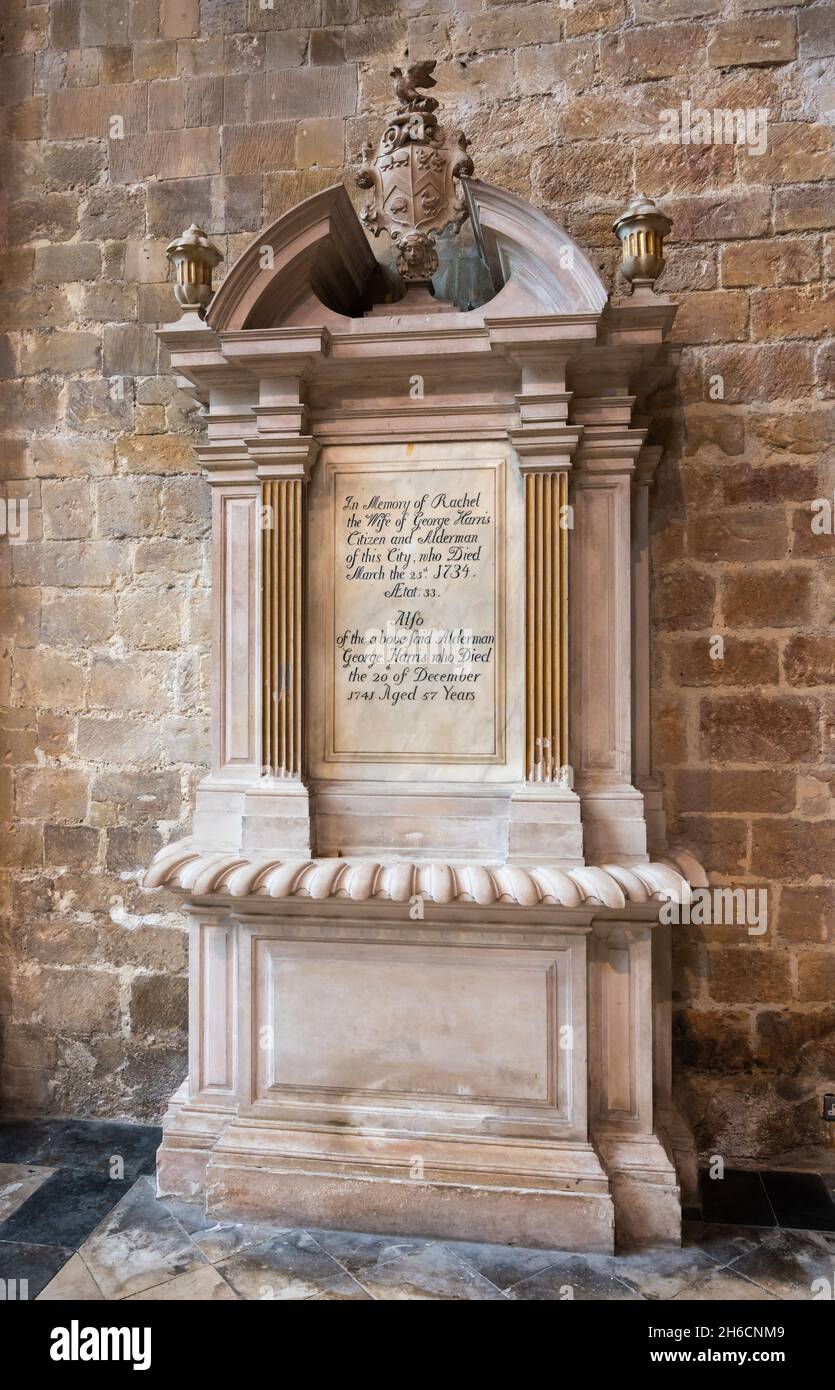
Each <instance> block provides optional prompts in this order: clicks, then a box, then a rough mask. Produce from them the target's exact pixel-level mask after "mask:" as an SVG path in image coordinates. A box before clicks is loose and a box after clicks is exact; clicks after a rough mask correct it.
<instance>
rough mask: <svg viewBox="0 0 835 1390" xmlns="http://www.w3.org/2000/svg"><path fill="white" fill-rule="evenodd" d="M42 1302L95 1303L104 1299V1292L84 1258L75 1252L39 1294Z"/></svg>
mask: <svg viewBox="0 0 835 1390" xmlns="http://www.w3.org/2000/svg"><path fill="white" fill-rule="evenodd" d="M38 1298H39V1299H40V1300H41V1301H42V1302H47V1303H49V1302H59V1301H60V1302H64V1301H66V1302H73V1303H74V1302H80V1303H94V1302H96V1301H101V1300H103V1299H104V1294H103V1293H102V1291H101V1289H100V1288H99V1286H98V1284H97V1283H96V1281H95V1279H94V1278H93V1276H92V1274H91V1273H90V1271H89V1269H88V1268H87V1266H86V1264H85V1263H84V1261H83V1260H82V1258H81V1256H80V1255H78V1254H75V1255H73V1256H72V1258H71V1259H69V1260H67V1263H66V1264H65V1265H64V1267H63V1269H59V1271H58V1273H57V1274H56V1275H55V1278H54V1279H51V1280H50V1282H49V1283H48V1284H47V1286H46V1288H45V1289H44V1290H43V1292H42V1293H39V1294H38Z"/></svg>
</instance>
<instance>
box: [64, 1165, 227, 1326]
mask: <svg viewBox="0 0 835 1390" xmlns="http://www.w3.org/2000/svg"><path fill="white" fill-rule="evenodd" d="M80 1253H81V1256H82V1258H83V1260H84V1263H85V1264H86V1265H87V1267H88V1269H89V1270H90V1273H91V1274H92V1275H93V1278H94V1279H95V1281H96V1283H97V1284H98V1285H99V1288H100V1289H101V1290H102V1293H103V1294H104V1296H105V1298H108V1299H115V1298H127V1297H129V1296H130V1295H131V1294H134V1293H142V1292H143V1290H145V1289H150V1288H152V1287H153V1286H154V1285H155V1284H161V1283H163V1282H164V1281H165V1280H166V1279H170V1278H173V1277H174V1275H177V1274H186V1273H188V1272H189V1271H190V1270H193V1269H196V1268H197V1267H198V1266H199V1265H202V1264H204V1263H205V1259H204V1256H203V1255H202V1253H201V1252H200V1251H199V1250H198V1249H197V1247H196V1246H195V1245H194V1244H193V1243H192V1242H191V1240H190V1239H189V1237H188V1236H187V1235H186V1233H185V1231H184V1230H183V1228H182V1226H181V1225H180V1224H179V1222H177V1221H175V1220H174V1217H173V1216H172V1215H171V1213H170V1212H169V1211H167V1210H166V1208H165V1207H164V1206H162V1205H161V1203H159V1202H157V1201H156V1199H155V1197H154V1191H153V1187H152V1185H151V1183H150V1182H149V1181H148V1179H147V1178H139V1179H138V1180H137V1181H136V1182H135V1183H134V1185H133V1187H132V1188H131V1190H130V1191H129V1192H128V1193H127V1195H126V1196H125V1197H123V1199H122V1201H121V1202H120V1203H119V1205H118V1206H117V1207H115V1208H114V1209H113V1211H112V1212H111V1213H110V1214H109V1215H108V1216H107V1217H105V1219H104V1221H102V1222H101V1224H100V1225H99V1226H98V1227H97V1228H96V1230H95V1231H93V1233H92V1235H90V1236H89V1237H88V1239H87V1240H86V1241H85V1242H84V1244H83V1245H82V1247H81V1251H80Z"/></svg>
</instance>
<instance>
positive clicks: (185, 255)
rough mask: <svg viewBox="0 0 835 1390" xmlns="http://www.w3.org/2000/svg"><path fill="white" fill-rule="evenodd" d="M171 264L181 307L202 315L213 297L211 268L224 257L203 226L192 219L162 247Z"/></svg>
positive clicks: (175, 291)
mask: <svg viewBox="0 0 835 1390" xmlns="http://www.w3.org/2000/svg"><path fill="white" fill-rule="evenodd" d="M165 254H166V256H167V257H168V259H169V261H170V262H171V264H172V265H173V267H174V272H175V275H176V281H175V284H174V297H175V299H176V300H177V303H178V304H179V305H180V306H181V308H182V309H183V310H186V311H187V310H189V309H192V310H194V309H196V310H197V312H198V314H199V315H200V317H201V318H203V317H204V315H205V313H206V309H207V308H208V306H209V303H210V301H211V298H212V293H213V291H212V271H213V270H214V268H215V266H216V265H217V264H218V262H219V261H222V260H223V256H222V254H221V252H220V251H218V249H217V247H216V246H214V245H213V244H212V242H211V241H209V238H208V237H207V236H206V233H205V232H204V231H203V228H202V227H198V226H197V224H196V222H192V224H191V226H190V227H187V228H186V230H185V231H184V232H181V233H180V235H179V236H176V237H175V238H174V240H173V241H171V242H169V243H168V245H167V246H166V248H165Z"/></svg>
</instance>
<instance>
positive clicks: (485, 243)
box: [463, 179, 608, 314]
mask: <svg viewBox="0 0 835 1390" xmlns="http://www.w3.org/2000/svg"><path fill="white" fill-rule="evenodd" d="M463 183H464V191H465V194H466V198H467V205H468V207H469V212H470V220H471V222H472V225H473V229H474V231H475V234H476V238H477V240H478V243H479V246H480V248H481V253H482V255H483V256H484V259H485V261H486V262H487V265H488V267H489V270H490V274H491V276H492V277H493V283H494V285H495V286H496V289H497V290H498V289H499V288H500V287H502V286H506V285H509V284H511V283H513V284H514V285H515V286H516V287H518V288H519V289H523V290H525V291H526V292H527V294H528V295H530V296H531V298H532V299H534V300H535V301H536V303H537V304H538V306H539V307H540V308H541V310H542V312H543V313H546V314H599V313H600V311H601V310H602V309H603V306H604V305H605V303H606V300H607V298H608V295H607V293H606V287H605V285H604V284H603V281H602V280H601V279H600V276H599V275H598V274H597V271H596V270H595V269H594V267H593V266H592V264H591V262H590V261H589V260H588V258H587V257H586V256H585V255H584V254H583V252H582V251H581V250H580V247H579V246H578V245H577V243H576V242H575V241H573V240H572V239H571V237H570V236H569V235H568V233H567V232H564V231H563V229H562V228H561V227H558V226H557V224H556V222H552V221H551V218H550V217H548V216H546V214H545V213H544V212H542V211H541V210H540V209H539V208H535V207H532V206H531V204H530V203H528V202H526V201H525V199H524V198H519V197H517V196H516V195H515V194H514V193H508V191H507V189H505V188H497V187H496V186H495V184H491V183H482V182H481V180H480V179H465V180H463ZM494 310H495V306H494V307H493V310H492V311H493V312H494Z"/></svg>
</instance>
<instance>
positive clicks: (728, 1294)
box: [672, 1264, 777, 1303]
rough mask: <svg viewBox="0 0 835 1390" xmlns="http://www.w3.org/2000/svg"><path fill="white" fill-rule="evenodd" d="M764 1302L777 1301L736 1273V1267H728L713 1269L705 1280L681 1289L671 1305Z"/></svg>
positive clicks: (764, 1290) (758, 1286)
mask: <svg viewBox="0 0 835 1390" xmlns="http://www.w3.org/2000/svg"><path fill="white" fill-rule="evenodd" d="M758 1299H759V1300H764V1301H765V1302H773V1301H777V1300H776V1299H775V1295H774V1294H771V1293H768V1291H767V1290H766V1289H763V1288H761V1287H760V1285H759V1284H754V1283H752V1282H751V1280H750V1279H746V1278H745V1277H744V1275H742V1274H737V1273H736V1265H735V1264H734V1265H728V1266H726V1267H725V1268H724V1269H714V1270H713V1272H712V1273H711V1274H708V1276H707V1278H706V1279H700V1280H699V1282H698V1283H697V1284H691V1285H690V1287H689V1288H687V1289H682V1291H681V1293H677V1294H676V1296H675V1298H674V1299H673V1300H672V1302H673V1303H690V1302H694V1301H696V1300H698V1301H701V1302H711V1303H713V1302H730V1303H739V1302H752V1301H753V1302H756V1301H757V1300H758Z"/></svg>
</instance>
